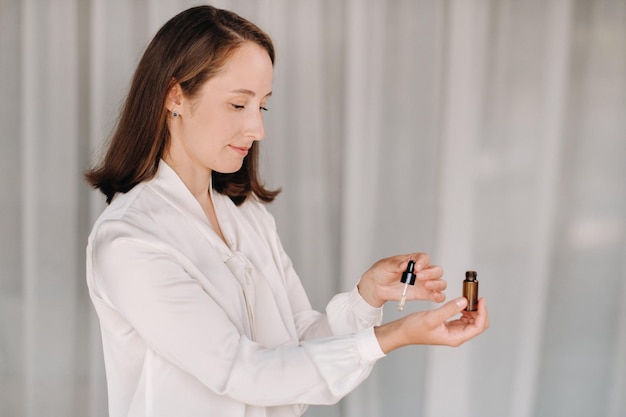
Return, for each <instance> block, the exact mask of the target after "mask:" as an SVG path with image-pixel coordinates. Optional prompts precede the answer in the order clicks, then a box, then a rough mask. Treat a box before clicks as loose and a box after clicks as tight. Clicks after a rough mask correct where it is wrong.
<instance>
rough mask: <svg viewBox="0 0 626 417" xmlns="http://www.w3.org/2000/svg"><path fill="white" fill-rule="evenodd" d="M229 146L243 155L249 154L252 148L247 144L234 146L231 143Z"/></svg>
mask: <svg viewBox="0 0 626 417" xmlns="http://www.w3.org/2000/svg"><path fill="white" fill-rule="evenodd" d="M229 146H230V148H231V149H232V150H233V151H235V152H237V153H238V154H239V155H241V156H246V155H248V151H249V150H250V148H249V147H247V146H233V145H229Z"/></svg>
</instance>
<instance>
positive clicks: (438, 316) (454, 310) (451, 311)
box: [431, 297, 467, 325]
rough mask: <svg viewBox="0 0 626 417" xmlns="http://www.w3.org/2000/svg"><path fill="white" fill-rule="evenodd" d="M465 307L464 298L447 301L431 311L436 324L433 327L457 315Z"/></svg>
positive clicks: (465, 301) (465, 300)
mask: <svg viewBox="0 0 626 417" xmlns="http://www.w3.org/2000/svg"><path fill="white" fill-rule="evenodd" d="M466 306H467V299H466V298H465V297H459V298H455V299H454V300H451V301H448V302H447V303H445V304H444V305H442V306H441V307H439V308H437V309H435V310H431V313H432V319H433V320H434V321H435V322H436V323H433V324H435V325H437V324H440V323H444V322H446V321H448V320H449V319H451V318H452V317H454V316H456V315H457V314H459V313H460V312H461V311H462V310H463V309H464V308H465V307H466Z"/></svg>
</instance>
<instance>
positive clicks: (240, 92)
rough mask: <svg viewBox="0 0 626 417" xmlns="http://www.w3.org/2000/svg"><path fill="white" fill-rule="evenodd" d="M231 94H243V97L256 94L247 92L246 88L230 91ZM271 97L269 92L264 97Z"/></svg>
mask: <svg viewBox="0 0 626 417" xmlns="http://www.w3.org/2000/svg"><path fill="white" fill-rule="evenodd" d="M231 93H234V94H245V95H247V96H250V97H254V96H256V93H255V92H254V91H252V90H248V89H247V88H239V89H237V90H233V91H231ZM271 95H272V92H271V91H270V92H269V93H267V94H266V95H265V97H269V96H271Z"/></svg>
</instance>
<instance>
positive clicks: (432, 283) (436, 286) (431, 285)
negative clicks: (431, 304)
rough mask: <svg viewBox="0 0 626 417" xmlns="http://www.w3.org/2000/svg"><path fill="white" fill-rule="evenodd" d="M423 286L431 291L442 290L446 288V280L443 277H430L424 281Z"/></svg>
mask: <svg viewBox="0 0 626 417" xmlns="http://www.w3.org/2000/svg"><path fill="white" fill-rule="evenodd" d="M424 288H426V289H427V290H431V291H444V290H445V289H446V288H448V282H447V281H446V280H443V279H432V280H428V281H426V282H425V283H424Z"/></svg>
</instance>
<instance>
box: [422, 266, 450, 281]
mask: <svg viewBox="0 0 626 417" xmlns="http://www.w3.org/2000/svg"><path fill="white" fill-rule="evenodd" d="M415 277H416V278H417V279H418V280H420V281H425V280H438V279H441V277H443V269H442V268H441V267H440V266H437V265H430V266H428V267H427V268H424V269H422V270H420V271H419V272H417V273H416V274H415Z"/></svg>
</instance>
